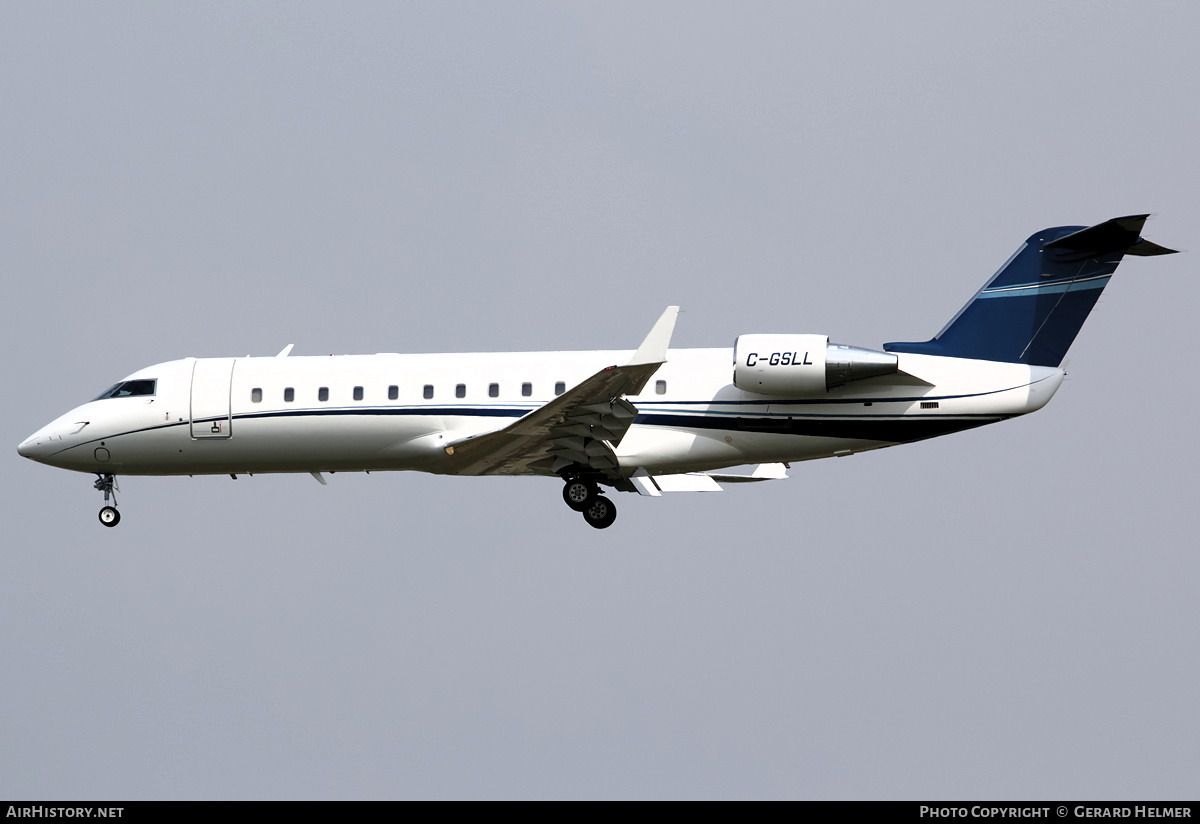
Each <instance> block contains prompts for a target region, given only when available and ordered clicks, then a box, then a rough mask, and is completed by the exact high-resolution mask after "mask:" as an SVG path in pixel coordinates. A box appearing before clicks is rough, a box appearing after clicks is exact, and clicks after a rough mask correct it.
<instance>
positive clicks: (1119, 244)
mask: <svg viewBox="0 0 1200 824" xmlns="http://www.w3.org/2000/svg"><path fill="white" fill-rule="evenodd" d="M1147 217H1149V216H1148V215H1132V216H1130V217H1116V218H1113V219H1112V220H1107V221H1105V222H1104V223H1100V224H1097V225H1096V226H1090V227H1083V226H1057V227H1055V228H1052V229H1045V230H1043V231H1041V232H1038V233H1037V234H1035V235H1033V236H1032V237H1030V238H1029V239H1028V240H1027V241H1025V243H1024V244H1023V245H1022V246H1021V248H1020V249H1018V250H1017V251H1016V253H1015V254H1014V255H1013V256H1012V257H1011V258H1009V259H1008V262H1007V263H1005V264H1004V266H1002V267H1000V271H998V272H997V273H996V274H995V275H993V276H992V279H991V280H989V281H988V282H987V284H985V285H984V287H983V288H982V289H980V290H979V291H978V292H976V293H975V297H974V298H972V299H971V301H970V302H969V303H968V304H967V305H966V306H964V307H963V308H962V309H960V310H959V311H958V314H957V315H955V316H954V317H953V318H952V319H951V321H950V322H949V323H948V324H946V326H945V328H944V329H942V331H941V332H939V333H938V334H937V336H936V337H934V338H933V339H932V340H929V341H925V342H924V343H885V344H884V345H883V348H884V349H885V350H887V351H888V352H912V353H916V354H921V355H943V356H945V357H952V358H976V359H979V360H992V361H1004V362H1006V363H1026V364H1030V365H1034V366H1058V365H1059V364H1060V363H1061V362H1062V359H1063V357H1064V356H1065V355H1066V354H1067V349H1069V348H1070V346H1071V343H1072V341H1074V340H1075V336H1076V335H1077V334H1079V330H1080V328H1081V327H1082V326H1083V322H1084V321H1085V320H1087V316H1088V313H1090V312H1091V311H1092V307H1093V306H1095V305H1096V300H1097V299H1098V298H1099V297H1100V293H1101V292H1103V291H1104V287H1105V286H1106V285H1107V284H1108V279H1109V278H1110V277H1111V276H1112V273H1113V272H1114V271H1116V268H1117V264H1119V263H1120V262H1121V258H1123V257H1124V256H1125V255H1126V254H1130V255H1169V254H1173V253H1174V250H1173V249H1166V248H1163V247H1162V246H1159V245H1157V244H1155V243H1151V242H1150V241H1148V240H1143V239H1142V238H1141V237H1140V233H1141V231H1142V225H1143V224H1144V223H1145V222H1146V218H1147Z"/></svg>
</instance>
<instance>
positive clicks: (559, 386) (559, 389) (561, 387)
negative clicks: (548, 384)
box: [554, 381, 567, 395]
mask: <svg viewBox="0 0 1200 824" xmlns="http://www.w3.org/2000/svg"><path fill="white" fill-rule="evenodd" d="M566 391H567V385H566V384H565V383H563V382H562V381H559V382H558V383H556V384H554V394H555V395H561V394H562V393H563V392H566Z"/></svg>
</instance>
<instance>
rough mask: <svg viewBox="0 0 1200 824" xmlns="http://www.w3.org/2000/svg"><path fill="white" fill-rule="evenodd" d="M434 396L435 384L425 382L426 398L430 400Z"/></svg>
mask: <svg viewBox="0 0 1200 824" xmlns="http://www.w3.org/2000/svg"><path fill="white" fill-rule="evenodd" d="M432 397H433V384H432V383H427V384H425V400H429V399H430V398H432Z"/></svg>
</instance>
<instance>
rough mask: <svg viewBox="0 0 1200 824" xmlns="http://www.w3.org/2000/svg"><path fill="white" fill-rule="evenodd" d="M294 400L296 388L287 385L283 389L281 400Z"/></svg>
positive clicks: (287, 401) (288, 401)
mask: <svg viewBox="0 0 1200 824" xmlns="http://www.w3.org/2000/svg"><path fill="white" fill-rule="evenodd" d="M294 400H296V390H295V389H293V388H292V387H290V386H289V387H288V388H287V389H285V390H283V402H284V403H291V402H292V401H294Z"/></svg>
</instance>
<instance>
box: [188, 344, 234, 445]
mask: <svg viewBox="0 0 1200 824" xmlns="http://www.w3.org/2000/svg"><path fill="white" fill-rule="evenodd" d="M235 363H237V360H236V359H235V358H199V359H197V360H196V362H195V363H194V364H193V365H192V403H191V420H192V437H193V438H231V437H233V417H232V415H230V409H229V393H230V385H231V384H232V382H233V367H234V364H235Z"/></svg>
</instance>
